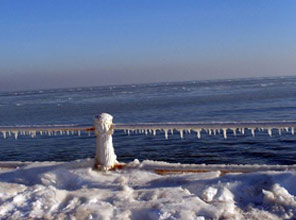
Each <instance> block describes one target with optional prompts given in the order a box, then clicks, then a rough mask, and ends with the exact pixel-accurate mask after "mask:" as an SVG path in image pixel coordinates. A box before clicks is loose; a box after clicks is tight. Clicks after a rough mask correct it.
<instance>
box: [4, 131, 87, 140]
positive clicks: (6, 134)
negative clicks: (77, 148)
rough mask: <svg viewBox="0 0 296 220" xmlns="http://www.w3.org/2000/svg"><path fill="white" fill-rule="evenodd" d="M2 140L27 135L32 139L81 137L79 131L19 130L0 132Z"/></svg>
mask: <svg viewBox="0 0 296 220" xmlns="http://www.w3.org/2000/svg"><path fill="white" fill-rule="evenodd" d="M1 133H2V136H3V138H4V139H5V138H6V137H11V136H13V137H14V138H15V139H17V138H18V136H19V135H23V136H25V135H27V136H31V137H32V138H34V137H36V135H41V136H42V135H48V136H57V135H78V136H80V135H81V133H82V132H81V131H63V130H57V131H52V130H42V131H35V130H33V131H30V130H26V131H24V130H20V131H15V130H13V131H9V130H8V131H1ZM86 133H87V134H88V135H89V136H90V134H91V132H90V131H87V132H86Z"/></svg>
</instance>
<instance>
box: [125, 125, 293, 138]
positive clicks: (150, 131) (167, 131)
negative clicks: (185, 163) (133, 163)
mask: <svg viewBox="0 0 296 220" xmlns="http://www.w3.org/2000/svg"><path fill="white" fill-rule="evenodd" d="M246 129H248V130H250V131H251V134H252V136H255V131H256V130H258V131H267V133H268V135H269V136H270V137H271V136H272V134H273V131H272V130H274V129H275V130H278V134H279V135H281V134H282V131H286V132H289V131H290V132H291V134H292V135H294V133H295V129H294V127H291V128H289V127H285V128H221V129H211V128H209V129H208V128H192V129H187V128H184V129H163V128H160V129H158V128H154V129H126V130H124V132H125V133H126V134H128V135H130V133H131V132H133V133H139V134H145V135H148V134H153V135H154V136H155V135H156V132H157V131H162V132H164V136H165V139H168V136H169V134H172V135H173V134H174V131H175V130H177V131H178V132H179V135H180V138H181V139H183V138H184V133H188V134H190V133H191V132H192V131H194V132H196V136H197V138H198V139H200V138H201V134H202V131H205V132H206V133H207V134H208V135H216V134H221V133H222V134H223V136H224V138H225V139H227V132H228V130H229V131H232V133H233V135H234V136H236V135H237V133H238V132H239V133H241V134H242V135H244V134H245V130H246Z"/></svg>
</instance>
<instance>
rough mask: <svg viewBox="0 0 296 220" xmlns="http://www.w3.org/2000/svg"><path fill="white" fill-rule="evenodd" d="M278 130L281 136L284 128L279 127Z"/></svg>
mask: <svg viewBox="0 0 296 220" xmlns="http://www.w3.org/2000/svg"><path fill="white" fill-rule="evenodd" d="M278 131H279V136H281V135H282V129H281V128H278Z"/></svg>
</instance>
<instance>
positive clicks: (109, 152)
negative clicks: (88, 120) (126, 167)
mask: <svg viewBox="0 0 296 220" xmlns="http://www.w3.org/2000/svg"><path fill="white" fill-rule="evenodd" d="M112 119H113V117H112V115H110V114H107V113H102V114H100V115H97V116H96V117H95V120H94V126H95V134H96V144H97V150H96V158H95V164H94V169H101V170H105V171H106V170H109V169H112V168H113V167H114V165H115V164H116V163H118V162H117V160H116V155H115V153H114V148H113V142H112V134H113V128H112Z"/></svg>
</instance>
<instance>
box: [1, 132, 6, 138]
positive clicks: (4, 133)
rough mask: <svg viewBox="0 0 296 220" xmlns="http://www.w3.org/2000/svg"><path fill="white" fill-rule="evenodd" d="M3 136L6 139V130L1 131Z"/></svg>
mask: <svg viewBox="0 0 296 220" xmlns="http://www.w3.org/2000/svg"><path fill="white" fill-rule="evenodd" d="M2 135H3V138H4V139H6V131H2Z"/></svg>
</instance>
